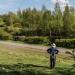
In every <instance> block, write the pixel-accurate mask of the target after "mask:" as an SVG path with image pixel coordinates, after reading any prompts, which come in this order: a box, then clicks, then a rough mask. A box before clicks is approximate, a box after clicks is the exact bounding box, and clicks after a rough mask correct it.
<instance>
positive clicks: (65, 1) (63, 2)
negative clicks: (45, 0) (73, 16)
mask: <svg viewBox="0 0 75 75" xmlns="http://www.w3.org/2000/svg"><path fill="white" fill-rule="evenodd" d="M51 2H52V3H53V4H55V3H56V2H59V4H60V7H61V9H62V10H63V9H64V7H65V5H66V4H68V5H69V6H71V4H70V1H69V0H51Z"/></svg>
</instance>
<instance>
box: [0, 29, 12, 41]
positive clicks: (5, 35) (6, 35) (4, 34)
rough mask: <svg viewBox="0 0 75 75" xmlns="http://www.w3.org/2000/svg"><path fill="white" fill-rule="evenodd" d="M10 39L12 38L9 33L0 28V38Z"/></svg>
mask: <svg viewBox="0 0 75 75" xmlns="http://www.w3.org/2000/svg"><path fill="white" fill-rule="evenodd" d="M11 39H12V36H11V35H10V34H9V33H7V32H5V31H4V30H2V29H0V40H11Z"/></svg>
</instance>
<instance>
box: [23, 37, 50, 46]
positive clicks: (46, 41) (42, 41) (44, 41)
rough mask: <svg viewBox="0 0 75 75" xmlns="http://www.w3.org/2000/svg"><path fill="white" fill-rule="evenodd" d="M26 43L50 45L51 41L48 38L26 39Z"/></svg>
mask: <svg viewBox="0 0 75 75" xmlns="http://www.w3.org/2000/svg"><path fill="white" fill-rule="evenodd" d="M24 42H25V43H29V44H45V45H48V44H49V39H48V38H47V37H25V40H24Z"/></svg>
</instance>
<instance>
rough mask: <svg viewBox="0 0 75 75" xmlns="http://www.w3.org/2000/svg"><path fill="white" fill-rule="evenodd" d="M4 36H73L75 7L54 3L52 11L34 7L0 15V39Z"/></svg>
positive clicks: (74, 31)
mask: <svg viewBox="0 0 75 75" xmlns="http://www.w3.org/2000/svg"><path fill="white" fill-rule="evenodd" d="M4 36H10V37H12V36H50V37H54V38H69V37H72V38H73V37H75V9H74V7H69V6H68V5H66V6H65V8H64V10H61V8H60V4H59V3H56V4H55V8H54V10H53V11H51V10H48V9H46V7H45V6H43V7H42V9H41V10H37V9H36V8H33V9H30V8H27V9H23V10H20V9H19V10H18V11H17V12H16V13H13V12H9V13H7V14H3V15H0V39H2V38H3V37H4Z"/></svg>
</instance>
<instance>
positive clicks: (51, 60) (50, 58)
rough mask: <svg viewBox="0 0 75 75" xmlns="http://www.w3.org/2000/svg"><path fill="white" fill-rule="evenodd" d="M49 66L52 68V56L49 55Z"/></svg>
mask: <svg viewBox="0 0 75 75" xmlns="http://www.w3.org/2000/svg"><path fill="white" fill-rule="evenodd" d="M50 68H51V69H52V68H53V62H52V57H50Z"/></svg>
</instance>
